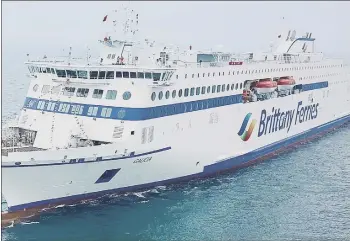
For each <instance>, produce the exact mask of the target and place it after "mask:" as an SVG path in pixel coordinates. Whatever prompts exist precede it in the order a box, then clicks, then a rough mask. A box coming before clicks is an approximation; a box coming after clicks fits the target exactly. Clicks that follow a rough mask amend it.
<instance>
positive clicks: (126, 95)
mask: <svg viewBox="0 0 350 241" xmlns="http://www.w3.org/2000/svg"><path fill="white" fill-rule="evenodd" d="M130 98H131V93H130V91H125V92H124V94H123V99H124V100H129V99H130Z"/></svg>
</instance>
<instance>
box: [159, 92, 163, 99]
mask: <svg viewBox="0 0 350 241" xmlns="http://www.w3.org/2000/svg"><path fill="white" fill-rule="evenodd" d="M158 99H159V100H161V99H163V91H160V92H159V93H158Z"/></svg>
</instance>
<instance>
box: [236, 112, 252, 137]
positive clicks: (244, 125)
mask: <svg viewBox="0 0 350 241" xmlns="http://www.w3.org/2000/svg"><path fill="white" fill-rule="evenodd" d="M251 116H252V113H248V114H247V115H246V116H245V117H244V120H243V123H242V126H241V129H240V130H239V132H238V135H239V136H240V137H241V139H242V140H243V141H248V140H249V138H250V136H251V135H252V133H253V130H254V126H255V124H256V120H255V119H253V120H252V122H251V123H250V125H249V128H248V130H247V131H246V128H247V125H248V122H249V119H250V117H251Z"/></svg>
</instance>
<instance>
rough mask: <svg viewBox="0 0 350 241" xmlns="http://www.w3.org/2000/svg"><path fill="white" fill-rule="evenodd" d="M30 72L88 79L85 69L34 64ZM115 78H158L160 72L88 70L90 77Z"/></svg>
mask: <svg viewBox="0 0 350 241" xmlns="http://www.w3.org/2000/svg"><path fill="white" fill-rule="evenodd" d="M28 68H29V71H30V72H31V73H50V74H57V77H62V78H73V79H74V78H79V79H88V71H85V70H61V69H56V70H55V69H53V68H43V67H36V66H28ZM114 76H115V78H132V79H136V78H138V79H153V80H155V81H158V80H160V77H161V73H153V72H128V71H116V72H114V71H90V79H114Z"/></svg>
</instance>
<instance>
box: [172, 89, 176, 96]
mask: <svg viewBox="0 0 350 241" xmlns="http://www.w3.org/2000/svg"><path fill="white" fill-rule="evenodd" d="M171 96H172V97H173V98H175V97H176V90H173V92H172V93H171Z"/></svg>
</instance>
